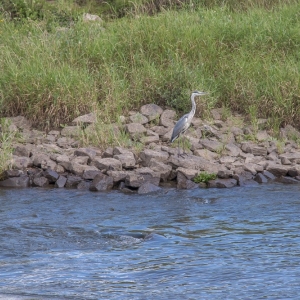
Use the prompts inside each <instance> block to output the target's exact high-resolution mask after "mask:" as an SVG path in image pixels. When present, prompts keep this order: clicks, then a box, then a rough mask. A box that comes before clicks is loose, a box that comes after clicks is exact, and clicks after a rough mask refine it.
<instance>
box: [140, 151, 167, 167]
mask: <svg viewBox="0 0 300 300" xmlns="http://www.w3.org/2000/svg"><path fill="white" fill-rule="evenodd" d="M168 158H169V154H168V153H166V152H164V151H155V150H151V149H144V150H143V151H142V152H141V153H140V159H141V160H142V164H143V166H145V167H147V166H149V165H150V161H151V159H155V160H156V161H161V162H166V161H167V160H168Z"/></svg>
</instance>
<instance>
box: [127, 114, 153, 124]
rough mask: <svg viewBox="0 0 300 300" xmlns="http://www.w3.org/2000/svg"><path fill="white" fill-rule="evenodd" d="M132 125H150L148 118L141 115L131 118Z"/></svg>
mask: <svg viewBox="0 0 300 300" xmlns="http://www.w3.org/2000/svg"><path fill="white" fill-rule="evenodd" d="M129 119H130V121H131V122H132V123H139V124H146V123H148V121H149V120H148V118H147V117H145V116H144V115H142V114H141V113H136V114H134V115H132V116H130V117H129Z"/></svg>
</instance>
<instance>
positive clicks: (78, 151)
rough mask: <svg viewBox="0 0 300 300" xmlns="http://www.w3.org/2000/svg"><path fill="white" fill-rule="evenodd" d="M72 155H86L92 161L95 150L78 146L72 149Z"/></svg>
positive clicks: (95, 153)
mask: <svg viewBox="0 0 300 300" xmlns="http://www.w3.org/2000/svg"><path fill="white" fill-rule="evenodd" d="M74 155H76V156H88V157H89V159H90V161H92V160H93V159H94V158H95V157H96V155H97V152H96V151H95V150H93V149H91V148H79V149H76V150H75V151H74Z"/></svg>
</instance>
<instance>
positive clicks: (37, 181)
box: [32, 176, 49, 187]
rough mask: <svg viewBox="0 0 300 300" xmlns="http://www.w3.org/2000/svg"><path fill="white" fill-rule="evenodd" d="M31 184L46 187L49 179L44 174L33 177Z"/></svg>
mask: <svg viewBox="0 0 300 300" xmlns="http://www.w3.org/2000/svg"><path fill="white" fill-rule="evenodd" d="M32 185H33V186H39V187H46V186H48V185H49V180H48V179H47V178H46V177H44V176H42V177H37V178H34V179H33V182H32Z"/></svg>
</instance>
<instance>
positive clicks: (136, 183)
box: [125, 173, 145, 188]
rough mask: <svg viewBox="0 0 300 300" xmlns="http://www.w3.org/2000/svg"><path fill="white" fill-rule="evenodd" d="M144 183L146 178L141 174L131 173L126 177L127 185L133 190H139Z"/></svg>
mask: <svg viewBox="0 0 300 300" xmlns="http://www.w3.org/2000/svg"><path fill="white" fill-rule="evenodd" d="M144 182H145V179H144V176H142V175H140V174H136V173H129V174H127V175H126V177H125V185H126V186H129V187H132V188H139V187H140V186H141V185H142V184H143V183H144Z"/></svg>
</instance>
